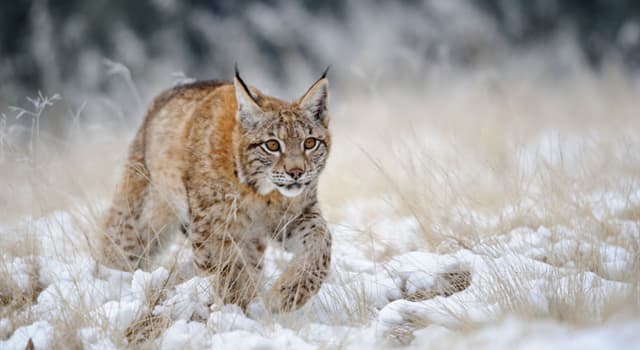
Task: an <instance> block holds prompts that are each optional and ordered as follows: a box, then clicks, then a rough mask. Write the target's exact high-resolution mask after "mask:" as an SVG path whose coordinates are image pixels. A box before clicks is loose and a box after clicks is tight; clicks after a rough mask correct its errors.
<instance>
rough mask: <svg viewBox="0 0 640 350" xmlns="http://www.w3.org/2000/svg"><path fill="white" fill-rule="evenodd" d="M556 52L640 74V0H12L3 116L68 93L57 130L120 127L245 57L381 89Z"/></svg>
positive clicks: (2, 43)
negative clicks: (94, 119)
mask: <svg viewBox="0 0 640 350" xmlns="http://www.w3.org/2000/svg"><path fill="white" fill-rule="evenodd" d="M548 48H551V50H550V51H552V52H554V54H553V58H552V59H551V60H555V61H558V62H559V63H558V64H556V63H554V62H552V63H551V64H550V65H551V66H553V65H556V66H557V67H556V68H555V70H556V71H558V72H562V71H563V70H565V69H566V67H565V66H566V65H572V64H575V63H576V62H580V63H584V65H585V66H586V67H590V69H594V70H596V71H597V70H598V69H600V68H601V67H602V64H603V62H606V61H607V60H615V61H616V62H617V63H620V62H621V63H622V65H623V66H624V67H627V68H628V71H629V72H636V71H637V69H638V67H640V2H638V1H634V0H584V1H581V0H522V1H511V0H468V1H461V0H454V1H449V0H442V1H437V0H431V1H430V0H423V1H420V0H404V1H340V0H326V1H315V0H305V1H285V0H279V1H278V0H270V1H264V2H255V1H234V0H219V1H207V0H187V1H178V0H136V1H127V0H94V1H84V0H31V1H30V0H16V1H3V2H1V3H0V80H1V81H2V84H0V112H2V113H3V118H4V120H3V123H4V126H5V128H7V129H8V127H7V125H11V124H15V125H18V126H19V125H20V124H21V123H22V124H25V125H26V124H28V123H29V121H28V120H27V118H22V119H21V120H17V119H16V118H13V117H12V115H14V114H16V113H11V110H10V109H8V108H9V107H10V106H24V105H25V104H27V105H29V103H28V102H27V101H26V100H25V97H27V96H31V97H33V96H37V94H38V91H42V93H43V94H44V96H51V95H54V94H59V95H60V96H61V97H62V98H61V99H62V100H63V102H62V103H57V104H56V107H55V108H54V111H50V112H49V114H48V116H47V118H46V120H43V121H42V122H43V126H42V128H43V129H46V130H47V131H48V132H51V133H53V134H54V135H59V134H61V133H63V132H64V130H65V125H66V124H68V123H63V122H61V118H63V119H64V120H67V121H68V120H71V119H74V118H76V119H77V117H78V115H79V114H81V113H84V114H92V115H94V116H95V115H97V114H100V115H105V113H91V111H90V110H91V108H92V106H95V104H96V103H97V104H103V105H108V106H107V107H104V106H101V107H100V108H101V112H104V110H105V108H107V109H108V108H111V109H114V112H113V114H117V115H118V116H119V118H120V119H123V118H124V119H129V118H140V116H139V113H140V112H141V109H142V108H143V106H144V105H146V104H147V102H148V100H149V99H150V98H151V96H153V95H154V94H156V93H158V92H159V91H160V90H161V89H163V88H166V87H168V86H170V85H171V84H173V83H176V82H180V81H185V80H186V78H187V77H197V78H198V79H207V78H226V79H229V78H230V74H231V73H230V72H231V71H232V67H233V64H234V62H238V63H239V64H240V67H241V70H242V71H243V73H244V74H245V75H246V76H247V77H250V78H249V81H250V82H251V83H252V84H254V85H257V86H261V87H264V88H266V90H267V91H269V90H272V92H277V93H283V92H285V93H286V92H287V91H288V89H289V86H291V85H292V82H295V84H294V85H295V86H292V87H291V88H292V89H295V91H297V90H299V89H301V88H302V87H303V86H304V85H305V84H307V83H308V81H302V82H299V81H301V80H304V79H307V80H311V79H313V76H314V75H317V74H319V72H321V70H322V69H323V67H324V66H326V65H327V64H332V65H333V67H334V68H333V73H334V74H333V76H332V77H331V79H332V83H333V84H334V87H335V86H337V89H342V88H347V87H348V86H349V84H351V85H353V84H356V83H354V82H358V81H361V82H362V81H366V84H365V85H364V86H365V87H366V88H368V89H371V88H375V85H376V84H378V85H380V84H385V83H388V82H389V81H399V80H401V81H402V82H403V84H421V82H422V81H424V77H425V74H429V72H432V71H433V68H434V67H442V66H452V65H453V66H456V68H457V69H460V68H462V69H466V68H471V69H477V68H478V67H482V66H483V65H487V64H491V65H500V64H501V62H504V61H505V60H508V58H509V57H511V56H512V55H513V52H514V50H517V51H527V50H529V51H536V50H540V49H545V50H547V49H548ZM567 56H568V57H569V58H568V59H566V58H567ZM537 57H538V60H544V57H542V56H541V55H539V56H537ZM563 57H564V58H565V59H566V60H564V61H563ZM563 64H564V65H565V66H563ZM554 74H555V73H554ZM114 75H116V76H120V77H124V78H125V79H117V78H114ZM356 87H357V86H356ZM273 90H276V91H273ZM113 101H117V102H116V103H114V102H113ZM25 108H26V107H25ZM56 108H57V109H60V108H62V109H61V110H58V111H55V109H56ZM13 111H14V112H15V110H13ZM106 114H109V113H106ZM74 115H75V117H74ZM14 116H15V115H14ZM85 118H87V117H85ZM116 119H118V118H116ZM136 120H137V119H136ZM107 124H108V123H107ZM101 125H105V122H104V121H103V122H101ZM23 126H24V125H23ZM18 129H19V128H18ZM18 129H16V128H14V130H13V131H14V133H16V130H18ZM17 133H20V132H19V130H18V131H17ZM6 137H7V138H8V137H9V136H6Z"/></svg>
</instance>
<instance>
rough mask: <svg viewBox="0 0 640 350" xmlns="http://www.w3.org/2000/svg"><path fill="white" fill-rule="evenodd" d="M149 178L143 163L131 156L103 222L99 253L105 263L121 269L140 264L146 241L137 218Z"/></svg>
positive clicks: (142, 204) (141, 209)
mask: <svg viewBox="0 0 640 350" xmlns="http://www.w3.org/2000/svg"><path fill="white" fill-rule="evenodd" d="M148 179H149V174H148V171H147V170H146V169H145V168H144V166H143V165H142V163H140V162H133V161H132V160H131V159H130V161H129V164H127V166H126V168H125V170H124V174H123V177H122V180H121V182H120V183H119V184H118V188H117V189H116V194H115V196H114V199H113V202H112V204H111V207H110V208H109V209H108V211H107V214H106V216H105V218H104V222H103V230H104V232H103V236H102V237H101V238H102V242H101V243H102V244H101V252H100V253H101V260H102V262H103V263H104V264H105V265H108V266H111V267H113V268H117V269H122V270H134V269H136V268H138V267H139V265H140V260H141V259H142V258H143V256H144V251H145V248H146V240H147V239H146V238H147V237H145V236H146V235H145V234H144V231H145V230H144V229H142V228H141V227H140V226H141V225H140V221H141V220H140V219H141V217H142V213H143V210H144V204H145V197H146V196H147V193H148V191H149V181H148Z"/></svg>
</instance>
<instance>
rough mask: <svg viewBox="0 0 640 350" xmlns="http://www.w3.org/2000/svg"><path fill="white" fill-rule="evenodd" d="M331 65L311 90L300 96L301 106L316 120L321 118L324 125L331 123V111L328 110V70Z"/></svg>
mask: <svg viewBox="0 0 640 350" xmlns="http://www.w3.org/2000/svg"><path fill="white" fill-rule="evenodd" d="M328 71H329V67H327V69H325V71H324V73H322V76H321V77H320V79H318V81H316V82H315V83H314V84H313V85H311V87H310V88H309V90H308V91H307V92H306V93H305V94H304V96H302V97H301V98H300V102H299V105H300V107H301V108H302V109H303V110H305V111H307V113H308V114H309V115H310V116H311V118H313V119H314V120H319V121H320V122H322V124H324V126H328V125H329V113H328V112H327V103H328V98H329V80H328V79H327V72H328Z"/></svg>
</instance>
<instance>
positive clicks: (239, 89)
mask: <svg viewBox="0 0 640 350" xmlns="http://www.w3.org/2000/svg"><path fill="white" fill-rule="evenodd" d="M235 71H236V74H235V78H234V79H233V86H234V88H235V91H236V101H237V103H238V120H240V123H242V126H243V127H244V128H245V129H249V128H252V127H254V126H255V125H256V124H257V122H258V120H259V118H260V116H261V115H262V109H260V106H258V103H257V102H256V98H255V96H253V94H252V93H251V91H250V90H249V87H248V86H247V84H245V83H244V81H243V80H242V78H240V73H239V72H238V65H236V66H235Z"/></svg>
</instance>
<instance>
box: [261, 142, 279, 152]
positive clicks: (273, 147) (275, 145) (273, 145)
mask: <svg viewBox="0 0 640 350" xmlns="http://www.w3.org/2000/svg"><path fill="white" fill-rule="evenodd" d="M264 146H265V147H266V148H267V150H268V151H271V152H278V151H279V150H280V142H278V140H269V141H267V142H265V143H264Z"/></svg>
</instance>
